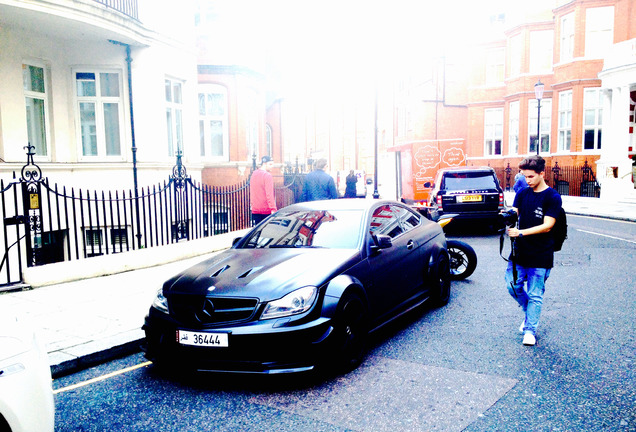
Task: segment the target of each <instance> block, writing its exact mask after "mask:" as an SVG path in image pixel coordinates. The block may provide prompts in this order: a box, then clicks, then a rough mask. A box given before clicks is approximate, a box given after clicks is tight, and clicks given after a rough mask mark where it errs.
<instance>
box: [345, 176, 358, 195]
mask: <svg viewBox="0 0 636 432" xmlns="http://www.w3.org/2000/svg"><path fill="white" fill-rule="evenodd" d="M345 181H346V183H347V185H346V187H345V194H344V197H345V198H355V197H356V196H357V189H356V184H357V183H358V177H357V176H356V174H355V172H354V171H353V170H350V171H349V175H348V176H347V177H346V179H345Z"/></svg>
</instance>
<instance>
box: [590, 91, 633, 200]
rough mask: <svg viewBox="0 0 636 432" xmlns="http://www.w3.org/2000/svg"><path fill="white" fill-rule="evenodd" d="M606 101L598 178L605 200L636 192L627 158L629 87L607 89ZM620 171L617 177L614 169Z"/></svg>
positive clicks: (630, 165) (604, 101) (598, 162)
mask: <svg viewBox="0 0 636 432" xmlns="http://www.w3.org/2000/svg"><path fill="white" fill-rule="evenodd" d="M603 93H604V100H603V138H602V144H601V158H600V159H599V160H598V161H597V162H596V164H597V178H598V180H599V183H600V184H601V198H608V199H616V198H619V197H621V196H624V195H625V194H627V193H628V192H629V190H630V189H631V190H633V188H634V184H633V183H632V181H631V174H632V164H631V160H630V159H629V158H628V157H627V150H628V147H629V103H630V97H629V86H628V85H624V86H617V87H613V88H612V89H611V91H610V90H606V91H604V92H603ZM615 169H617V172H616V177H614V175H615V174H614V170H615Z"/></svg>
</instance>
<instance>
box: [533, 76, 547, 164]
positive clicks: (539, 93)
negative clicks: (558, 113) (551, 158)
mask: <svg viewBox="0 0 636 432" xmlns="http://www.w3.org/2000/svg"><path fill="white" fill-rule="evenodd" d="M544 88H545V86H544V85H543V83H542V82H541V80H539V81H537V83H536V84H535V85H534V95H535V96H536V98H537V155H539V151H540V148H541V99H542V98H543V89H544Z"/></svg>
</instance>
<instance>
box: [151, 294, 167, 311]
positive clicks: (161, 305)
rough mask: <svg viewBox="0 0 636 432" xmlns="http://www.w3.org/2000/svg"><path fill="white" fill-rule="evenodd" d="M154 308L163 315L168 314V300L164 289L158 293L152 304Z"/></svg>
mask: <svg viewBox="0 0 636 432" xmlns="http://www.w3.org/2000/svg"><path fill="white" fill-rule="evenodd" d="M152 307H153V308H155V309H157V310H159V311H161V312H163V313H166V314H167V313H168V299H167V298H166V297H165V296H164V295H163V288H160V289H159V291H157V296H156V297H155V299H154V301H153V302H152Z"/></svg>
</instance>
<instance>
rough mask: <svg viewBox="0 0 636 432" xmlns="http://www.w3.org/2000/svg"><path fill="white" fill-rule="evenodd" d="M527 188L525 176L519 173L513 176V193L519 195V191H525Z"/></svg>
mask: <svg viewBox="0 0 636 432" xmlns="http://www.w3.org/2000/svg"><path fill="white" fill-rule="evenodd" d="M527 187H528V182H527V181H526V176H524V175H523V173H522V172H521V171H519V172H518V173H517V175H516V176H515V184H514V185H513V186H512V189H514V191H515V193H519V191H520V190H521V189H525V188H527Z"/></svg>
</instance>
